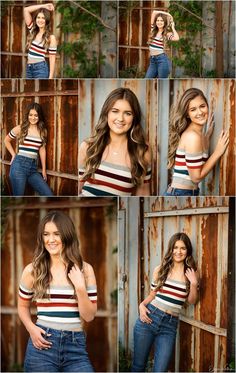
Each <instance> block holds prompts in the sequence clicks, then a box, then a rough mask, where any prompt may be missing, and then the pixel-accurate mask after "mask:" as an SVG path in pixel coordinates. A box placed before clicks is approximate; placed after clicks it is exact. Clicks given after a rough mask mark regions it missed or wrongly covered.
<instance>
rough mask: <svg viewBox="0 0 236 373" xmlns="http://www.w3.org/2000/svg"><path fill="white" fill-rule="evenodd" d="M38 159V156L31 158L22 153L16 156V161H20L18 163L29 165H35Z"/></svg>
mask: <svg viewBox="0 0 236 373" xmlns="http://www.w3.org/2000/svg"><path fill="white" fill-rule="evenodd" d="M37 158H38V156H36V157H35V156H33V157H31V156H30V155H22V154H20V153H17V154H16V156H15V159H18V161H22V162H28V163H35V164H36V162H37ZM15 159H14V160H15Z"/></svg>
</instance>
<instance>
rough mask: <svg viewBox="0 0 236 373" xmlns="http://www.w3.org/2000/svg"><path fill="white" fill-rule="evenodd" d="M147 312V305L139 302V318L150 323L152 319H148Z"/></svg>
mask: <svg viewBox="0 0 236 373" xmlns="http://www.w3.org/2000/svg"><path fill="white" fill-rule="evenodd" d="M148 313H150V311H149V310H148V309H147V307H146V306H145V305H144V304H143V303H140V305H139V318H140V320H141V321H142V322H146V323H147V324H151V322H152V320H151V319H150V317H148V315H147V314H148Z"/></svg>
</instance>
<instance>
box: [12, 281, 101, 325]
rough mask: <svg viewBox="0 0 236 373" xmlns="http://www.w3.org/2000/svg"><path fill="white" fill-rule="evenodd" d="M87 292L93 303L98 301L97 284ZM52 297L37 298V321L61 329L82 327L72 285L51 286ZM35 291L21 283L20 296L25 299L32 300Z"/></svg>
mask: <svg viewBox="0 0 236 373" xmlns="http://www.w3.org/2000/svg"><path fill="white" fill-rule="evenodd" d="M87 293H88V297H89V299H90V301H91V302H92V303H96V302H97V288H96V286H88V287H87ZM47 294H49V295H50V298H48V299H47V298H43V299H37V300H36V307H37V323H38V324H40V325H43V326H45V327H50V328H53V329H59V330H74V329H80V328H82V326H81V319H80V313H79V309H78V301H77V298H76V294H75V290H74V287H73V286H72V285H67V286H60V287H58V286H51V287H50V288H49V289H48V290H47ZM33 295H34V292H33V290H32V289H27V288H26V287H25V286H24V285H22V284H20V287H19V296H20V298H21V299H23V300H31V299H32V298H33Z"/></svg>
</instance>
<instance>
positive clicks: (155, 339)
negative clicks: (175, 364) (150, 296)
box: [131, 304, 179, 372]
mask: <svg viewBox="0 0 236 373" xmlns="http://www.w3.org/2000/svg"><path fill="white" fill-rule="evenodd" d="M147 308H148V309H149V311H150V313H149V314H148V317H149V318H150V319H151V320H152V323H151V324H147V323H144V322H142V321H141V320H140V319H138V320H137V321H136V324H135V326H134V357H133V364H132V370H131V371H132V372H145V368H146V364H147V361H148V356H149V353H150V351H151V347H152V345H153V344H154V366H153V372H167V369H168V366H169V363H170V360H171V357H172V352H173V349H174V346H175V339H176V331H177V327H178V321H179V319H178V317H175V316H172V315H169V314H168V313H166V312H163V311H161V310H159V309H158V308H156V307H154V306H153V305H152V304H148V305H147Z"/></svg>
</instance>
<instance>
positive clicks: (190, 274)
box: [185, 268, 198, 285]
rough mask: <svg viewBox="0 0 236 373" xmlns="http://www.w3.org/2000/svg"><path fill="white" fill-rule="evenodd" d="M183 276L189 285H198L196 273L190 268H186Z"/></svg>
mask: <svg viewBox="0 0 236 373" xmlns="http://www.w3.org/2000/svg"><path fill="white" fill-rule="evenodd" d="M185 276H186V277H187V279H188V280H189V282H190V283H191V285H198V278H197V273H196V272H195V271H194V269H192V268H188V269H187V270H186V272H185Z"/></svg>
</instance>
